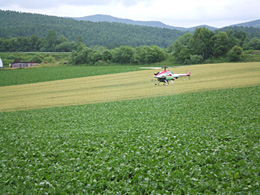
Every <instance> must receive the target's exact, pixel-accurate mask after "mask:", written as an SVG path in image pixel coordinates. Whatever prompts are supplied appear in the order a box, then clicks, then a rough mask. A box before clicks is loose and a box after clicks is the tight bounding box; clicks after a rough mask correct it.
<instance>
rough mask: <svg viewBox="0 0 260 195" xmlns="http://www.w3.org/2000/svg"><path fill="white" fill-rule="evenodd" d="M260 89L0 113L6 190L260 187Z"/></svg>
mask: <svg viewBox="0 0 260 195" xmlns="http://www.w3.org/2000/svg"><path fill="white" fill-rule="evenodd" d="M259 97H260V87H259V86H258V87H250V88H241V89H229V90H220V91H213V92H201V93H191V94H184V95H175V96H168V97H159V98H151V99H142V100H134V101H123V102H111V103H102V104H94V105H85V106H72V107H61V108H48V109H39V110H31V111H19V112H9V113H0V118H1V121H2V122H1V123H0V128H1V134H0V159H1V165H0V174H1V182H0V189H1V193H2V194H8V193H10V194H25V193H33V194H35V193H38V194H43V193H51V194H59V193H60V194H62V193H73V194H76V193H88V194H91V193H93V194H171V193H174V194H181V193H182V194H196V193H197V194H215V193H218V194H225V193H226V194H235V193H242V194H248V193H252V194H257V193H260V191H259V189H260V186H259V183H260V164H259V162H260V143H259V142H260V136H259V135H260V112H259V102H260V99H259Z"/></svg>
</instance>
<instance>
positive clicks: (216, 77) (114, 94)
mask: <svg viewBox="0 0 260 195" xmlns="http://www.w3.org/2000/svg"><path fill="white" fill-rule="evenodd" d="M93 68H97V69H99V70H100V71H101V73H102V70H103V68H101V67H93ZM108 68H109V67H108ZM133 68H136V67H133ZM39 70H42V69H39ZM51 70H52V69H51ZM53 70H55V69H53ZM86 70H87V69H86ZM111 70H112V69H111ZM189 70H191V80H188V79H186V80H185V79H182V78H181V79H178V80H176V81H175V85H174V86H172V85H170V86H155V85H154V84H153V83H152V82H151V78H152V77H153V73H154V72H155V71H154V70H147V71H135V72H128V73H118V74H107V75H99V76H92V77H83V78H75V79H66V80H58V81H50V82H40V83H32V84H24V85H14V86H4V87H0V101H1V106H0V111H1V112H3V111H15V110H27V109H37V108H45V107H59V106H67V105H80V104H92V103H101V102H110V101H122V100H129V99H140V98H149V97H158V96H167V95H175V94H179V93H188V92H196V91H208V90H218V89H226V88H238V87H247V86H256V85H259V84H260V64H259V63H224V64H208V65H196V66H190V67H189V66H188V67H187V66H186V67H179V68H175V69H172V71H173V72H176V73H187V72H188V71H189ZM18 71H19V70H18ZM23 71H24V72H23ZM28 71H30V70H28ZM112 71H114V70H112ZM10 74H12V73H10ZM24 75H27V72H26V70H21V75H20V76H21V77H24ZM57 77H58V75H57ZM58 78H59V77H58ZM25 80H26V79H25Z"/></svg>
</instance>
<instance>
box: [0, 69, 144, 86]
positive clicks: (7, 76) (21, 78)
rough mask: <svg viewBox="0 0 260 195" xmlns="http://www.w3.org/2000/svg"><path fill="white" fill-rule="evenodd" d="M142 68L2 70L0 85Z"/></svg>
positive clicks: (0, 71)
mask: <svg viewBox="0 0 260 195" xmlns="http://www.w3.org/2000/svg"><path fill="white" fill-rule="evenodd" d="M136 70H140V69H139V68H138V67H137V66H57V67H43V68H38V67H35V68H23V69H8V70H5V69H3V70H0V78H1V79H0V86H8V85H20V84H27V83H38V82H45V81H55V80H62V79H71V78H79V77H88V76H95V75H105V74H113V73H120V72H129V71H136Z"/></svg>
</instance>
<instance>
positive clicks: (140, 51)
mask: <svg viewBox="0 0 260 195" xmlns="http://www.w3.org/2000/svg"><path fill="white" fill-rule="evenodd" d="M166 58H167V53H166V51H165V50H164V49H161V48H159V47H158V46H155V45H152V46H141V47H137V48H132V47H130V46H120V47H118V48H114V49H111V50H108V49H106V48H104V47H91V48H88V47H86V46H85V45H83V44H81V45H80V46H79V47H78V49H77V51H73V52H72V53H71V55H70V60H69V63H71V64H97V63H99V62H105V63H110V62H112V63H117V64H151V63H156V62H161V61H163V60H165V59H166Z"/></svg>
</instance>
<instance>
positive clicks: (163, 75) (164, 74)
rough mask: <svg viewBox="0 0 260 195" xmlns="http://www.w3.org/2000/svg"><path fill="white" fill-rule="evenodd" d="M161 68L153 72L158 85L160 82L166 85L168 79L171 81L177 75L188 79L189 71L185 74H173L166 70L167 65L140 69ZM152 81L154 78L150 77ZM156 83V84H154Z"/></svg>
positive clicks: (176, 77)
mask: <svg viewBox="0 0 260 195" xmlns="http://www.w3.org/2000/svg"><path fill="white" fill-rule="evenodd" d="M161 68H163V69H164V70H163V71H160V72H157V73H154V78H155V79H156V80H157V81H158V85H159V84H160V82H162V83H163V84H164V85H168V84H169V81H171V82H172V84H174V83H173V81H174V80H175V79H178V78H179V77H188V78H189V79H190V75H191V71H189V72H188V73H187V74H174V73H173V72H171V71H169V70H167V68H168V67H166V66H164V67H141V69H161ZM152 81H154V79H152ZM155 85H157V84H155Z"/></svg>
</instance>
